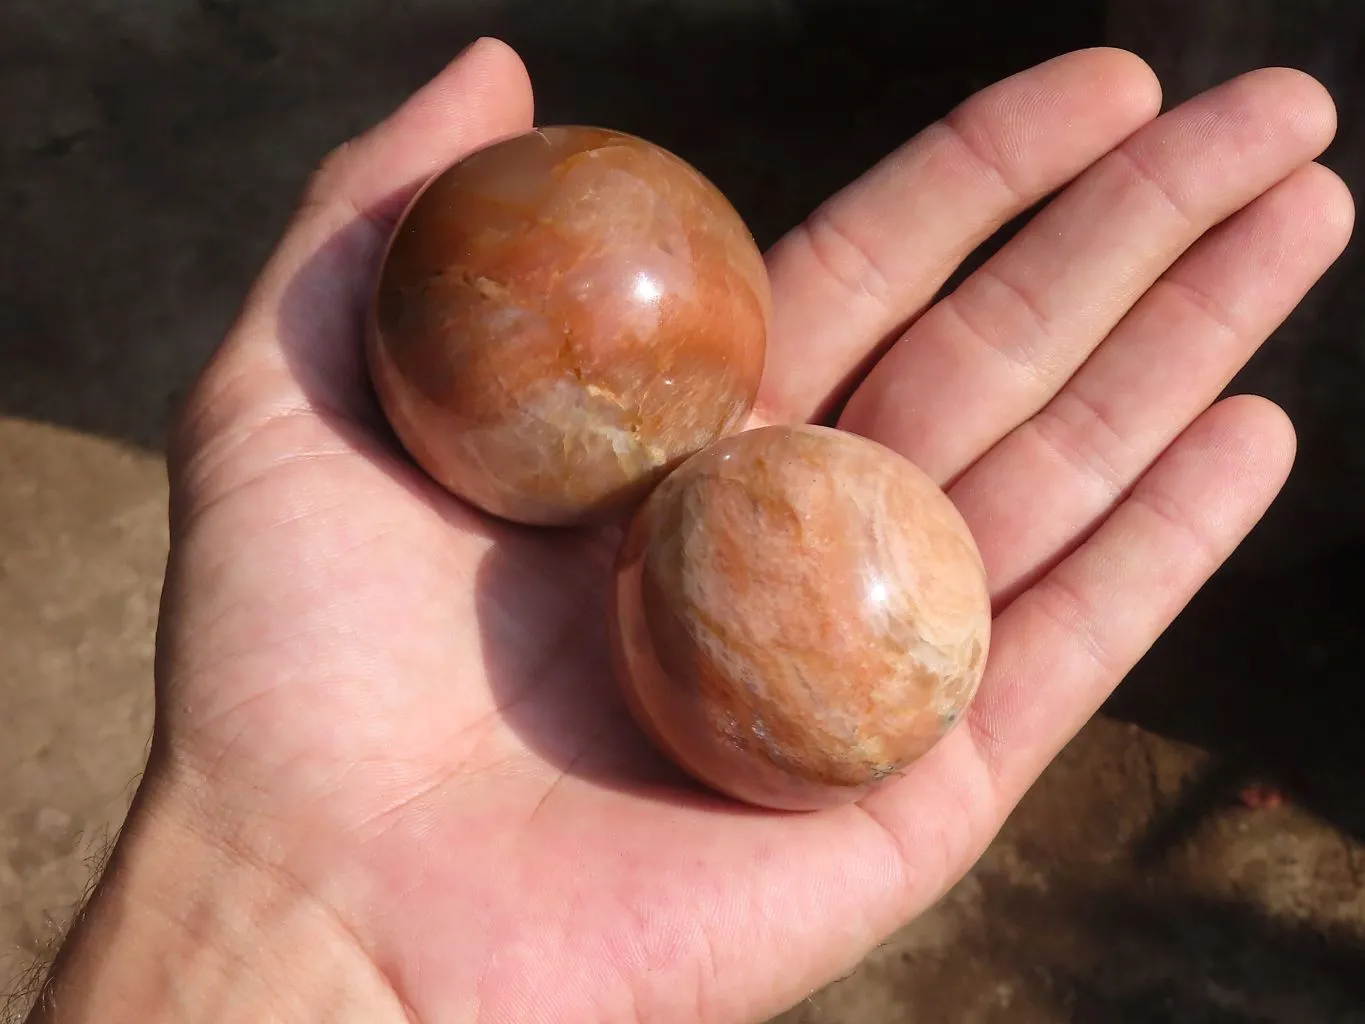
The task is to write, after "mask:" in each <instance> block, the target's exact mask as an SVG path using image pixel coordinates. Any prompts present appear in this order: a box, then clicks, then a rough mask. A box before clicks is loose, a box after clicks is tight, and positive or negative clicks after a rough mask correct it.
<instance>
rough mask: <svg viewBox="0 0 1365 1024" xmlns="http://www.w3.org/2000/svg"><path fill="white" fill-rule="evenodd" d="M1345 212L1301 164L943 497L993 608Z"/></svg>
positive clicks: (1251, 328)
mask: <svg viewBox="0 0 1365 1024" xmlns="http://www.w3.org/2000/svg"><path fill="white" fill-rule="evenodd" d="M1353 219H1354V209H1353V205H1352V202H1351V196H1350V193H1349V192H1348V191H1347V189H1346V186H1345V185H1344V184H1343V183H1342V182H1341V179H1339V178H1338V177H1337V176H1336V175H1335V174H1333V173H1332V172H1331V171H1329V170H1327V169H1326V168H1324V167H1322V166H1321V165H1318V164H1310V165H1308V166H1307V167H1304V168H1301V169H1300V170H1299V171H1297V172H1295V173H1294V174H1292V175H1291V176H1290V177H1288V178H1286V179H1285V180H1284V181H1282V182H1281V183H1280V184H1279V185H1277V186H1275V187H1274V188H1272V189H1271V190H1270V191H1269V192H1267V193H1266V194H1265V195H1263V196H1261V197H1260V198H1259V199H1257V200H1256V201H1255V202H1253V203H1252V204H1251V205H1250V206H1248V207H1246V208H1245V209H1243V210H1242V211H1241V212H1239V213H1238V214H1236V215H1235V216H1233V217H1232V218H1231V219H1230V220H1228V221H1226V222H1225V223H1223V224H1222V225H1220V226H1219V227H1218V228H1216V229H1214V231H1212V232H1211V233H1209V234H1208V235H1206V236H1205V237H1204V238H1203V239H1201V240H1200V242H1199V243H1197V244H1196V246H1195V247H1194V248H1193V249H1191V250H1190V251H1189V252H1188V253H1187V254H1186V255H1185V256H1184V257H1182V258H1181V259H1180V260H1179V261H1178V262H1177V263H1176V264H1175V266H1174V267H1172V268H1171V270H1170V271H1169V272H1168V273H1167V274H1166V275H1165V276H1164V277H1163V278H1162V279H1161V280H1160V281H1159V282H1157V284H1156V285H1155V286H1154V287H1153V288H1152V289H1151V290H1150V291H1149V292H1148V293H1147V294H1146V295H1145V296H1144V297H1143V298H1142V299H1141V300H1140V301H1139V302H1138V304H1137V306H1135V307H1134V309H1133V310H1132V312H1131V313H1129V315H1128V316H1127V317H1126V318H1125V319H1124V320H1123V322H1122V323H1120V324H1119V326H1118V327H1117V328H1116V329H1115V330H1114V332H1113V333H1112V334H1111V335H1110V336H1109V339H1108V340H1107V341H1105V342H1104V344H1102V345H1101V346H1100V347H1099V349H1098V350H1097V351H1096V352H1095V354H1094V355H1093V356H1091V358H1090V360H1089V361H1088V362H1087V363H1086V364H1085V365H1084V366H1083V367H1082V368H1081V369H1080V371H1079V372H1077V374H1076V375H1075V376H1074V377H1073V378H1072V379H1071V380H1070V382H1068V383H1067V385H1066V386H1065V387H1063V388H1062V390H1061V391H1060V392H1059V393H1058V394H1057V395H1056V397H1054V398H1053V399H1052V400H1051V401H1050V402H1049V403H1048V404H1047V405H1046V406H1045V407H1044V408H1043V409H1042V410H1041V411H1039V412H1038V413H1037V415H1035V416H1033V417H1032V418H1030V419H1029V420H1027V421H1026V422H1025V423H1024V424H1022V425H1021V426H1019V427H1018V428H1016V429H1015V430H1014V431H1013V432H1012V433H1010V435H1009V436H1007V437H1006V438H1005V439H1004V440H1003V441H1001V442H1000V443H999V444H997V445H996V446H995V447H994V448H993V449H992V450H991V451H990V452H988V453H987V454H986V455H985V456H984V457H983V458H982V459H981V460H980V461H978V462H977V463H976V464H975V465H973V466H972V468H971V469H969V470H968V471H967V472H966V473H965V474H964V475H963V476H962V477H961V478H960V479H959V480H958V481H957V482H956V483H955V484H954V485H953V487H952V489H951V494H952V498H953V501H954V502H955V503H956V504H957V506H958V508H959V510H961V512H962V514H963V515H964V517H965V518H966V519H967V521H968V522H969V523H971V524H973V527H974V532H975V534H976V536H977V540H978V543H979V544H980V546H981V552H982V557H983V559H984V560H985V563H986V567H987V572H988V575H989V577H990V580H991V590H992V593H993V595H994V597H995V599H996V601H997V603H1004V602H1007V601H1008V600H1010V598H1012V597H1013V596H1014V595H1015V594H1016V593H1017V592H1018V591H1019V590H1020V589H1022V588H1023V587H1025V586H1027V585H1028V584H1029V583H1030V582H1031V581H1032V580H1033V579H1034V578H1036V577H1037V575H1039V574H1040V573H1042V572H1044V571H1046V569H1047V568H1048V567H1049V566H1050V565H1051V564H1052V563H1053V562H1055V561H1056V560H1057V559H1058V558H1060V557H1062V556H1063V555H1065V554H1066V552H1067V551H1069V550H1071V549H1072V548H1073V547H1074V546H1075V545H1076V543H1078V542H1079V541H1081V540H1083V539H1084V537H1085V534H1086V533H1087V532H1088V531H1089V529H1091V528H1092V527H1093V525H1094V524H1095V523H1096V522H1098V521H1099V520H1100V519H1102V518H1103V517H1104V516H1105V515H1106V514H1107V513H1108V512H1109V511H1110V510H1111V509H1112V508H1113V507H1114V505H1115V504H1116V503H1117V502H1119V501H1120V500H1121V499H1122V496H1123V494H1124V493H1125V492H1126V491H1127V490H1128V488H1129V487H1130V486H1131V485H1132V484H1133V482H1134V481H1135V480H1136V479H1137V478H1138V477H1139V476H1141V474H1142V473H1143V472H1144V471H1145V470H1146V469H1147V467H1148V466H1149V465H1151V463H1152V462H1153V460H1155V459H1156V458H1157V457H1158V456H1159V455H1160V453H1161V452H1162V451H1163V450H1164V449H1165V448H1166V446H1167V445H1169V444H1170V443H1171V442H1172V441H1173V440H1174V439H1175V438H1176V437H1177V436H1178V435H1179V434H1180V432H1181V431H1182V430H1184V429H1185V428H1186V427H1187V426H1188V425H1189V424H1190V422H1191V421H1193V420H1194V418H1195V417H1196V416H1198V415H1199V414H1200V413H1201V412H1202V411H1203V410H1204V409H1206V408H1207V407H1208V406H1209V404H1210V403H1211V402H1213V401H1214V400H1215V399H1216V398H1217V397H1218V395H1219V393H1220V392H1221V391H1222V390H1223V389H1224V388H1225V387H1226V386H1227V385H1228V384H1229V382H1231V380H1232V379H1233V377H1234V376H1235V374H1236V373H1237V372H1238V371H1239V370H1241V368H1242V367H1243V366H1244V365H1245V364H1246V362H1247V360H1248V359H1250V358H1251V356H1252V355H1253V354H1254V353H1255V352H1256V350H1257V349H1258V348H1259V347H1260V346H1261V344H1262V343H1263V342H1264V341H1265V340H1266V339H1267V338H1268V337H1269V336H1270V334H1271V332H1272V331H1273V330H1274V329H1275V328H1276V327H1277V326H1279V324H1280V323H1281V322H1282V321H1283V320H1284V319H1285V317H1287V316H1288V315H1289V314H1290V312H1291V311H1292V310H1293V309H1294V307H1295V306H1297V305H1298V303H1299V302H1300V301H1301V300H1302V298H1303V297H1304V295H1305V294H1306V293H1307V291H1308V290H1309V289H1310V288H1311V287H1312V286H1313V284H1314V283H1315V282H1316V281H1317V280H1318V278H1319V277H1320V276H1321V275H1322V274H1323V272H1325V271H1326V270H1327V268H1328V267H1329V266H1330V265H1331V264H1332V262H1333V261H1334V260H1335V259H1336V258H1337V257H1338V256H1339V255H1340V254H1341V252H1342V250H1343V249H1344V248H1345V245H1346V242H1347V239H1348V238H1349V236H1350V232H1351V226H1352V222H1353Z"/></svg>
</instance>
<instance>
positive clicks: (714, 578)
mask: <svg viewBox="0 0 1365 1024" xmlns="http://www.w3.org/2000/svg"><path fill="white" fill-rule="evenodd" d="M612 612H613V627H612V638H613V644H614V648H615V660H616V667H617V672H618V675H619V676H620V680H621V683H622V688H623V690H624V692H625V696H626V700H627V704H628V705H629V706H630V708H631V711H632V712H633V714H634V715H635V717H636V719H637V720H638V721H639V722H640V724H641V726H642V727H643V729H644V730H645V732H646V733H648V734H649V736H650V737H651V738H652V739H653V740H654V742H655V743H656V745H657V746H658V747H659V748H660V749H661V750H662V751H663V752H664V753H665V754H667V755H668V756H669V757H670V758H671V759H672V760H674V761H675V762H676V763H677V764H678V765H679V766H680V767H682V768H684V769H686V770H687V771H689V772H690V773H692V774H693V775H694V776H695V777H696V778H697V779H699V780H700V781H702V782H704V783H706V784H707V785H709V786H711V787H712V788H714V789H716V790H719V791H720V792H722V793H725V794H728V795H730V796H732V797H735V798H737V799H740V800H743V801H746V802H749V803H752V804H757V805H761V806H765V807H773V808H781V809H789V810H805V809H816V808H820V807H828V806H834V805H839V804H844V803H848V802H851V801H853V800H856V799H858V798H859V797H861V796H863V795H864V794H866V793H867V792H869V791H870V790H871V789H872V788H873V787H874V786H876V785H877V784H878V783H880V782H881V781H882V780H884V779H887V778H889V777H892V776H894V775H895V774H896V773H898V772H900V771H901V770H902V769H904V768H906V767H907V766H908V765H910V764H911V763H913V762H914V761H915V760H917V759H918V758H920V757H922V756H923V755H924V754H925V753H926V752H927V751H928V750H929V749H930V748H931V747H933V746H934V744H936V743H937V742H938V741H939V740H940V739H941V738H942V737H943V736H944V735H945V734H946V733H947V732H948V730H949V729H950V728H951V727H952V726H953V725H954V723H956V722H957V721H958V720H959V718H960V717H961V716H962V714H963V712H964V711H965V710H966V708H967V706H968V704H969V702H970V701H971V699H972V697H973V695H974V694H975V693H976V690H977V687H978V684H979V683H980V680H981V676H982V672H983V670H984V666H985V662H986V656H987V651H988V647H989V640H990V625H991V603H990V597H989V594H988V592H987V589H986V575H985V570H984V569H983V567H982V562H981V557H980V555H979V553H978V551H977V547H976V544H975V542H974V540H973V538H972V536H971V534H970V533H969V531H968V529H967V526H966V524H965V523H964V522H963V520H962V518H961V516H960V515H959V514H958V512H957V509H956V508H955V507H954V506H953V504H952V503H951V502H950V501H949V500H948V498H947V496H946V495H945V494H944V493H943V491H942V490H940V489H939V488H938V487H937V486H936V485H935V484H934V482H933V481H932V480H931V479H930V478H929V477H927V476H925V475H924V474H923V473H922V472H921V471H920V470H919V469H917V468H916V467H915V466H913V465H912V464H911V463H909V462H907V461H906V460H905V459H903V458H901V457H900V456H899V455H897V454H896V453H894V452H892V451H891V450H890V449H887V448H885V447H883V446H881V445H879V444H876V443H874V442H872V441H869V440H866V439H864V438H861V437H858V436H855V435H853V434H848V433H843V432H840V431H836V430H831V429H829V428H825V427H812V426H802V427H764V428H760V429H756V430H751V431H748V432H745V433H741V434H737V435H734V436H732V437H729V438H727V439H725V440H722V441H719V442H717V443H716V444H714V445H712V446H710V447H709V448H707V449H706V450H705V451H703V452H702V453H700V454H698V455H696V456H693V457H692V458H691V459H689V460H687V461H686V462H684V463H683V464H682V466H681V467H680V468H678V469H677V470H676V471H674V472H673V473H672V474H671V475H669V477H668V478H667V479H666V480H664V481H663V483H661V484H660V485H659V486H658V487H657V488H656V489H655V491H654V492H653V493H652V494H651V495H650V496H649V498H648V499H647V500H646V501H645V502H644V504H643V505H642V506H641V507H640V509H639V510H638V512H637V514H636V516H635V518H634V520H633V522H632V523H631V526H630V528H629V530H628V531H627V534H626V537H625V540H624V542H623V545H622V548H621V552H620V556H619V560H618V563H617V571H616V579H615V587H614V593H613V596H612Z"/></svg>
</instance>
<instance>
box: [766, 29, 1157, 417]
mask: <svg viewBox="0 0 1365 1024" xmlns="http://www.w3.org/2000/svg"><path fill="white" fill-rule="evenodd" d="M1159 106H1160V89H1159V86H1158V84H1157V82H1156V79H1155V77H1154V76H1153V74H1152V72H1151V70H1150V69H1149V68H1148V67H1147V65H1146V64H1144V63H1143V62H1142V61H1141V60H1140V59H1138V58H1137V57H1135V56H1133V55H1132V54H1129V53H1125V52H1122V51H1119V50H1111V49H1095V50H1083V51H1079V52H1077V53H1071V54H1067V55H1065V56H1062V57H1058V58H1056V59H1054V60H1051V61H1048V62H1047V63H1044V64H1041V65H1039V66H1038V67H1035V68H1032V69H1031V70H1028V71H1024V72H1022V73H1020V74H1017V75H1014V76H1013V77H1011V78H1007V79H1005V80H1004V81H1002V82H999V83H997V84H996V85H993V86H990V87H989V88H987V89H985V90H983V91H981V92H979V93H977V94H976V95H974V96H972V97H971V98H970V99H968V100H966V101H965V102H964V103H962V104H961V105H960V106H958V107H957V108H956V109H955V110H953V111H952V112H951V113H950V114H948V115H947V116H946V117H945V118H944V119H943V120H941V121H939V122H938V123H936V124H934V125H931V126H930V127H929V128H927V129H925V130H924V131H923V132H921V133H920V134H918V135H917V136H916V137H915V138H913V139H911V140H910V141H909V142H908V143H906V144H905V145H904V146H902V147H901V148H900V149H898V150H897V151H896V152H894V153H892V154H891V155H890V156H888V157H886V158H885V159H884V160H882V161H881V162H880V163H879V164H877V166H875V167H874V168H872V169H871V170H870V171H868V172H867V173H866V174H865V175H863V176H862V177H861V178H859V179H858V180H857V181H855V182H853V183H852V184H850V185H848V186H847V187H846V188H844V189H843V190H841V191H840V192H839V193H837V194H836V195H834V196H833V197H832V198H830V199H829V200H828V201H827V202H825V203H823V204H822V205H821V206H820V207H819V208H818V209H817V210H815V212H814V213H812V214H811V216H810V217H809V218H808V219H807V220H806V221H805V222H804V223H803V224H801V225H800V226H798V227H797V228H795V229H794V230H792V231H791V232H789V233H788V234H787V235H786V236H785V237H784V238H782V239H781V240H780V241H779V242H778V243H777V244H776V245H775V246H774V247H773V249H772V250H771V252H770V253H769V254H768V266H769V273H770V276H771V279H772V286H773V301H774V320H773V330H772V339H771V342H770V344H769V354H768V366H767V370H766V373H765V376H764V381H763V386H762V390H761V393H760V396H759V405H760V410H761V413H762V415H763V416H764V418H765V419H769V420H784V421H800V420H805V419H809V418H813V417H818V416H820V415H822V414H823V413H824V412H825V411H826V410H827V408H828V406H829V405H830V403H831V402H833V401H835V400H837V399H838V398H840V397H842V395H843V393H844V390H845V385H846V384H847V383H848V382H849V381H850V380H852V379H853V378H855V377H856V376H857V374H858V373H859V372H860V371H861V369H862V368H863V367H864V366H865V365H866V364H867V363H868V361H869V359H870V358H872V357H873V356H875V355H876V354H877V353H878V352H879V351H880V350H881V348H882V345H883V343H884V342H885V341H886V340H888V339H889V338H892V337H894V336H895V335H896V334H897V333H898V332H899V331H900V330H902V329H903V328H904V325H905V324H906V323H907V322H908V321H909V320H910V319H912V318H913V317H914V316H916V315H917V314H918V313H919V312H920V311H921V310H922V309H923V308H924V307H925V306H926V305H927V304H928V303H929V302H930V300H931V299H932V298H933V296H934V294H935V293H936V292H937V291H938V289H939V288H940V287H941V286H942V285H943V283H944V282H945V281H946V280H947V279H948V277H949V276H950V275H951V274H952V273H953V271H954V270H955V269H956V268H957V266H958V265H959V264H960V263H961V262H962V261H963V260H964V259H965V258H966V257H967V256H968V255H969V254H970V253H971V252H972V250H973V249H975V248H976V247H977V246H979V245H980V244H981V243H982V242H983V241H985V240H986V239H987V238H989V237H990V235H991V234H993V233H994V232H995V231H996V230H997V229H998V228H1000V227H1001V226H1002V225H1004V224H1005V223H1007V222H1008V221H1009V220H1011V219H1012V218H1013V217H1015V216H1016V215H1018V214H1019V213H1021V212H1023V211H1024V210H1026V209H1028V208H1029V207H1030V206H1032V205H1033V204H1034V203H1036V202H1037V201H1038V200H1040V199H1042V198H1043V197H1044V196H1046V195H1048V194H1049V193H1051V192H1053V191H1055V190H1056V189H1057V188H1059V187H1060V186H1062V185H1063V184H1065V183H1066V182H1067V181H1068V180H1070V179H1071V178H1073V177H1074V176H1075V175H1076V174H1078V173H1080V172H1081V171H1082V170H1083V169H1084V168H1086V167H1087V166H1089V165H1090V164H1091V163H1093V162H1094V161H1095V160H1097V159H1098V158H1099V157H1100V156H1102V155H1103V154H1104V153H1106V152H1108V151H1109V150H1110V149H1112V148H1113V147H1114V146H1116V145H1117V144H1118V143H1119V142H1120V141H1122V139H1124V138H1125V137H1126V136H1127V135H1129V134H1130V133H1131V132H1132V131H1134V130H1135V129H1136V128H1138V127H1139V126H1140V125H1142V124H1143V123H1144V122H1146V121H1147V120H1149V119H1150V118H1152V117H1153V116H1155V114H1156V112H1157V109H1158V107H1159Z"/></svg>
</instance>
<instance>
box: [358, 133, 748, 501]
mask: <svg viewBox="0 0 1365 1024" xmlns="http://www.w3.org/2000/svg"><path fill="white" fill-rule="evenodd" d="M770 318H771V299H770V294H769V287H768V278H767V273H766V270H765V267H764V263H763V258H762V255H761V253H760V252H759V250H758V247H757V246H756V245H755V243H754V240H753V238H752V236H751V235H750V233H749V231H748V229H747V228H746V227H745V225H744V223H743V221H742V220H741V219H740V216H739V214H738V213H736V211H735V210H734V208H733V207H732V206H731V205H730V203H729V202H728V201H727V200H726V199H725V197H724V196H723V195H722V194H721V193H720V192H719V191H718V190H717V189H716V187H715V186H714V185H712V184H711V183H710V182H708V181H707V180H706V179H705V178H704V177H702V175H701V174H699V173H698V172H697V171H696V170H694V169H693V168H692V167H690V166H689V165H688V164H686V163H685V162H684V161H682V160H681V159H679V158H678V157H676V156H674V155H672V154H671V153H668V152H667V151H665V150H663V149H660V148H659V147H658V146H655V145H652V144H651V143H648V142H645V141H643V140H641V139H638V138H635V137H633V136H630V135H624V134H622V133H620V132H613V131H606V130H603V129H598V128H582V127H556V128H542V129H538V130H536V131H532V132H528V133H526V134H524V135H518V136H515V137H513V138H509V139H506V140H504V141H501V142H498V143H495V144H493V145H491V146H489V147H487V148H485V149H483V150H481V151H479V152H476V153H474V154H473V155H471V156H469V157H467V158H465V159H464V160H462V161H460V162H459V163H458V164H456V165H455V166H453V167H451V168H450V169H448V170H447V171H445V172H444V173H442V174H440V175H438V176H437V177H436V178H435V179H434V180H433V181H431V182H430V183H429V184H428V185H427V186H426V187H425V188H424V189H423V190H422V192H421V193H420V194H419V195H418V197H417V198H416V199H415V200H414V202H413V203H412V204H411V205H410V206H409V208H408V210H407V212H406V213H405V215H404V216H403V218H402V220H401V221H400V223H399V225H398V227H397V229H396V231H395V233H394V237H393V239H392V242H391V244H390V247H389V250H388V252H387V254H386V256H385V259H384V263H383V267H382V270H381V273H380V278H379V285H378V291H377V294H376V297H375V303H374V311H373V317H372V320H371V324H370V335H369V350H368V357H369V364H370V372H371V376H372V378H373V380H374V384H375V388H376V391H377V393H378V395H379V399H380V402H381V404H382V406H383V408H384V412H385V414H386V416H387V417H388V419H389V421H390V423H391V424H392V426H393V428H394V430H395V432H396V433H397V435H398V437H399V439H400V440H401V441H402V443H403V445H404V446H405V447H406V448H407V449H408V451H409V452H410V453H411V454H412V456H413V457H414V458H415V459H416V461H417V462H418V463H419V464H420V465H421V466H422V467H423V468H424V469H425V470H426V471H427V472H428V473H429V474H430V475H431V476H433V477H434V478H435V479H436V480H437V481H439V482H440V483H442V484H444V485H445V486H446V487H447V488H448V489H450V490H451V491H453V492H454V493H456V494H458V495H459V496H461V497H462V498H464V499H465V500H466V501H468V502H470V503H471V504H473V505H475V506H477V507H479V508H481V509H483V510H485V511H487V512H490V513H492V514H494V515H497V516H500V517H502V518H505V519H510V520H514V521H518V522H523V523H529V524H537V525H563V524H572V523H578V522H583V521H588V520H593V519H597V518H601V517H604V516H608V515H611V514H613V513H615V512H617V511H619V510H621V509H623V508H625V507H626V506H628V505H629V504H630V503H632V502H634V501H636V500H638V499H639V498H640V497H641V496H642V495H643V494H644V493H645V492H646V491H647V490H648V488H649V486H650V485H652V484H653V483H654V482H656V481H657V480H658V479H659V478H660V477H661V476H662V475H663V474H664V473H665V472H666V471H667V470H668V468H669V467H671V466H672V465H674V464H676V463H677V462H678V461H679V460H680V459H682V458H684V457H686V456H688V455H691V454H692V453H693V452H696V451H698V450H699V449H701V448H703V447H704V446H705V445H707V444H709V443H710V442H711V441H714V440H715V439H716V438H718V437H721V436H723V435H726V434H728V433H731V432H733V431H734V430H735V429H737V428H738V427H740V426H741V425H742V424H743V423H744V421H745V420H746V418H747V417H748V415H749V413H750V411H751V409H752V407H753V403H754V398H755V395H756V393H757V390H758V382H759V378H760V376H761V375H762V372H763V361H764V352H765V347H766V343H767V332H768V325H769V321H770Z"/></svg>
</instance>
